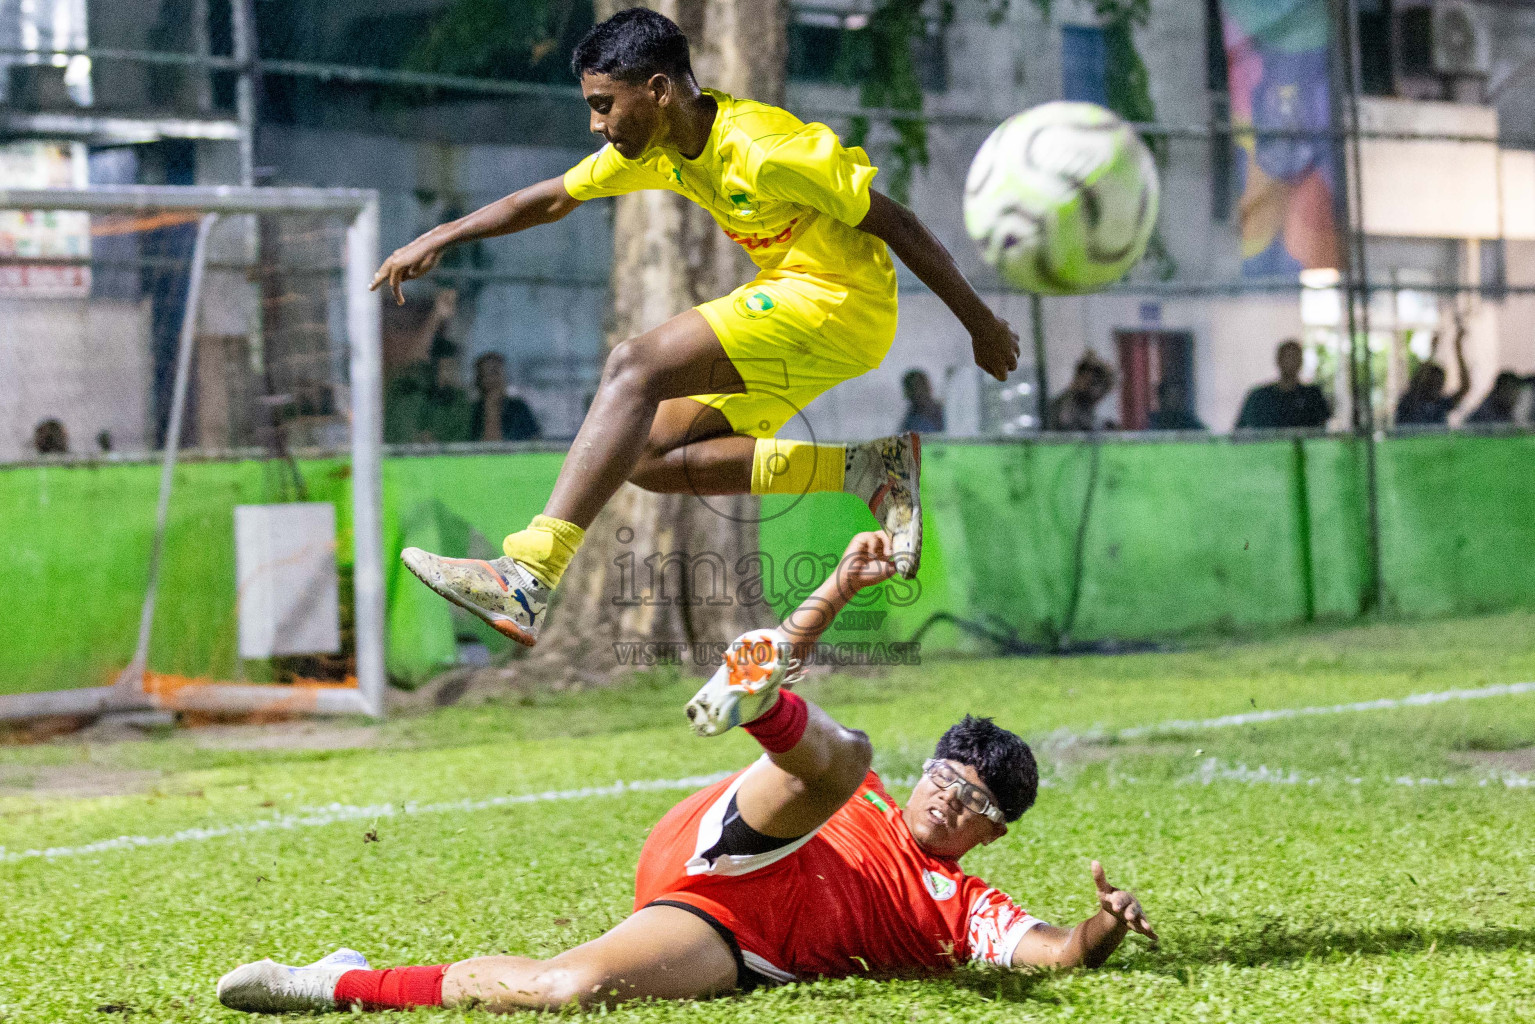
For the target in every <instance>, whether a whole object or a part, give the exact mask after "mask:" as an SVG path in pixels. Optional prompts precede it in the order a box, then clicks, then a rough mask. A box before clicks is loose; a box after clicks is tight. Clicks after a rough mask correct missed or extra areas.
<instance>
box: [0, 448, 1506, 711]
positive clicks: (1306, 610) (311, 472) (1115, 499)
mask: <svg viewBox="0 0 1535 1024" xmlns="http://www.w3.org/2000/svg"><path fill="white" fill-rule="evenodd" d="M562 461H563V455H562V454H559V453H522V454H500V455H466V456H422V457H408V458H407V457H400V458H391V459H388V460H386V462H385V465H384V506H385V515H384V526H385V544H386V547H387V550H386V552H385V558H386V561H385V566H386V572H387V573H388V574H389V576H388V598H389V609H388V615H389V619H388V622H389V647H388V660H389V669H390V672H391V673H392V674H393V675H394V676H395V677H396V678H397V679H399V680H402V681H407V682H415V681H419V680H420V679H422V678H424V677H425V676H427V675H429V674H430V673H432V672H434V671H436V670H438V669H440V668H441V667H443V666H445V665H447V664H451V663H452V662H453V661H454V659H455V658H456V657H457V637H459V636H474V637H477V638H482V639H483V640H484V641H485V642H486V644H487V645H489V646H491V647H492V649H493V650H500V649H503V648H504V645H505V643H506V641H504V639H503V638H501V637H499V635H497V634H495V633H494V632H493V631H490V630H489V629H488V628H486V627H484V626H483V624H481V623H479V622H478V621H477V620H474V619H473V618H472V617H469V616H466V615H464V614H463V613H461V612H459V611H458V610H457V609H454V608H452V607H451V606H450V605H448V604H447V603H446V602H444V601H442V600H440V599H439V598H437V597H436V596H435V595H433V594H431V593H430V592H429V591H428V590H427V589H426V588H425V587H422V586H420V585H419V584H417V583H416V582H415V580H414V579H412V578H411V577H410V576H409V574H408V573H407V572H406V571H405V569H404V567H403V566H402V565H401V564H400V562H399V560H398V557H397V556H398V553H399V551H400V550H401V549H402V548H404V547H407V546H411V545H415V546H419V547H424V548H426V549H428V550H433V551H439V552H442V553H445V554H449V555H469V556H477V557H478V556H491V557H493V556H494V555H496V554H498V553H499V548H500V541H501V537H502V536H503V535H504V534H505V533H506V532H507V531H509V530H513V529H517V528H519V527H521V526H522V525H524V524H525V523H526V522H527V521H528V519H530V518H531V517H532V516H533V515H534V514H536V513H537V512H539V511H540V510H541V509H542V507H543V504H544V501H545V499H546V497H547V496H548V494H549V491H550V489H551V488H552V487H553V484H554V480H555V477H556V475H557V474H558V472H559V467H560V464H561V462H562ZM1364 462H1365V453H1364V449H1363V446H1362V444H1361V443H1360V442H1358V441H1356V440H1354V439H1351V438H1328V439H1320V440H1308V441H1305V442H1297V441H1292V440H1275V441H1262V442H1233V441H1225V440H1215V441H1203V442H1191V443H1135V442H1123V441H1121V442H1113V441H1108V442H1104V443H1102V444H1099V445H1097V446H1094V445H1090V444H1056V443H1040V442H1031V441H1024V442H1014V443H1006V444H973V445H971V444H942V443H929V444H928V445H926V446H925V447H924V460H923V471H924V473H923V499H924V531H925V538H926V541H925V546H924V554H923V562H922V572H921V576H920V579H919V581H918V583H917V584H915V585H913V584H896V583H892V584H889V585H887V586H886V587H885V588H884V591H883V593H881V594H879V595H877V596H875V597H874V598H873V599H872V600H871V601H870V602H869V603H867V604H862V605H858V606H855V607H854V608H853V609H852V610H851V611H852V612H853V613H854V614H850V615H845V618H844V619H843V620H841V621H839V624H838V626H837V627H835V628H834V629H833V630H831V631H830V632H829V633H828V635H827V637H826V639H827V640H828V641H831V642H853V643H857V642H870V643H888V642H892V641H904V640H908V639H910V638H911V637H912V636H913V635H914V634H915V633H916V632H917V631H918V630H919V629H920V628H922V627H924V626H927V627H928V628H927V630H926V632H925V633H924V635H923V652H924V654H929V655H930V654H935V653H942V652H976V653H989V652H991V651H994V650H996V649H997V648H996V644H995V642H994V641H993V640H987V639H984V638H983V637H982V636H981V635H979V634H980V633H990V634H991V636H993V637H997V636H1005V637H1008V638H1011V639H1012V640H1015V641H1016V642H1018V643H1021V644H1027V645H1036V646H1047V645H1049V644H1050V643H1053V642H1057V641H1060V640H1069V641H1076V642H1084V641H1095V640H1104V639H1120V640H1144V639H1155V638H1166V637H1172V636H1176V635H1178V634H1180V633H1187V632H1192V631H1211V630H1225V631H1230V632H1237V633H1240V632H1242V631H1244V630H1250V629H1253V628H1258V627H1265V626H1273V625H1283V624H1288V623H1298V622H1303V621H1307V620H1309V619H1311V618H1324V619H1340V620H1343V619H1349V618H1353V617H1355V616H1357V615H1359V614H1360V610H1361V607H1362V602H1363V600H1364V595H1365V594H1366V593H1367V589H1368V587H1367V583H1368V576H1369V557H1368V556H1369V552H1368V532H1367V528H1366V520H1365V503H1366V497H1365V476H1364ZM1532 465H1535V437H1532V436H1528V435H1517V436H1501V437H1479V436H1466V435H1434V436H1424V437H1416V438H1393V439H1390V440H1387V441H1385V442H1384V443H1382V444H1381V445H1380V446H1379V467H1380V477H1379V479H1380V520H1381V548H1382V575H1383V579H1384V587H1385V592H1384V595H1383V596H1384V602H1385V610H1386V611H1387V612H1390V613H1394V614H1401V615H1407V616H1426V615H1445V614H1454V613H1469V612H1479V611H1487V610H1495V609H1501V608H1508V607H1514V606H1530V605H1535V566H1532V558H1535V556H1532V552H1535V473H1531V472H1530V466H1532ZM300 466H301V469H302V471H303V474H304V476H305V478H306V480H307V481H308V484H309V488H310V492H311V494H310V497H311V499H313V500H321V501H324V500H336V501H337V508H338V510H339V512H340V514H341V516H342V519H341V520H340V521H338V524H337V527H338V533H339V534H340V538H341V539H340V542H339V549H340V553H341V559H342V561H343V562H349V561H350V546H351V540H350V523H349V522H348V521H346V519H345V515H346V509H347V506H348V503H347V502H346V501H345V500H338V499H341V498H344V496H345V488H346V487H347V486H348V484H349V481H348V480H347V467H346V463H345V461H317V462H302V463H300ZM268 471H269V470H268V467H267V466H265V465H264V464H263V463H260V462H237V463H214V462H205V463H188V464H184V465H183V466H181V467H180V468H178V470H177V486H176V492H175V494H174V496H173V499H172V502H171V526H170V531H169V535H168V547H167V551H166V560H165V576H164V579H163V582H162V585H161V595H160V602H159V605H158V610H157V615H156V624H155V642H154V648H153V651H152V654H151V667H152V668H153V669H155V670H157V671H161V672H173V673H181V674H189V673H192V672H194V671H196V672H198V673H205V672H207V671H209V670H210V669H211V671H212V672H214V673H225V674H226V677H235V675H234V673H235V671H236V668H237V666H236V664H235V661H236V657H235V655H236V648H235V637H236V631H235V629H234V623H233V621H232V613H231V611H230V610H231V609H232V607H233V593H232V588H233V585H234V583H233V580H234V566H233V559H234V555H233V550H234V542H233V508H234V506H235V505H237V504H244V503H254V502H259V501H261V500H263V495H264V494H266V493H269V490H270V488H269V483H270V481H269V479H268V478H267V476H266V474H267V472H268ZM158 472H159V470H158V467H156V466H149V465H110V464H109V465H81V466H48V467H38V466H31V467H15V468H10V469H5V470H0V524H3V527H4V537H5V550H6V555H7V557H6V558H5V559H4V560H3V563H0V591H3V593H5V594H6V595H7V599H8V612H9V623H10V626H11V631H10V642H9V643H7V644H6V645H4V647H3V648H0V692H7V693H16V692H24V691H31V690H45V689H58V688H65V687H74V686H84V685H98V684H101V683H105V682H110V681H111V678H112V676H113V674H115V672H116V671H117V670H119V669H120V668H121V667H122V666H123V664H124V663H125V662H126V661H127V659H128V658H129V656H131V654H132V651H133V641H134V634H135V630H136V627H137V616H138V609H139V603H140V601H141V599H142V597H143V590H144V581H145V572H146V566H147V564H148V557H149V543H150V538H151V536H152V534H153V518H154V506H155V500H154V499H155V487H156V482H157V477H158ZM1084 512H1085V513H1086V516H1085V521H1084ZM763 516H764V520H763V522H762V524H761V527H760V543H761V548H762V551H763V552H764V555H765V561H764V570H765V574H766V575H767V577H768V580H769V582H770V587H769V595H770V598H771V600H772V603H773V604H774V607H775V608H776V609H777V610H778V611H779V612H780V613H783V612H786V611H787V610H788V609H789V608H790V607H792V605H793V603H794V602H796V601H797V600H798V599H799V598H800V597H802V596H803V595H804V594H805V593H807V592H808V591H809V589H810V588H812V587H813V586H814V585H815V584H816V583H817V582H819V580H820V579H821V578H822V577H823V576H824V574H825V572H826V570H827V568H828V567H829V566H830V565H832V564H834V562H835V559H836V557H837V556H838V555H839V554H840V553H841V551H842V550H843V547H844V546H845V545H846V543H847V539H848V538H849V537H850V536H851V535H852V534H854V533H856V532H858V531H860V530H866V529H870V528H872V527H873V520H872V518H871V517H870V516H869V515H868V513H867V511H866V510H865V509H863V507H862V506H861V505H860V504H859V503H858V502H857V501H855V500H853V499H851V498H849V497H848V496H846V495H839V494H824V495H809V496H806V497H804V498H802V499H799V500H795V499H791V498H782V497H770V498H767V499H765V500H764V501H763ZM935 616H937V619H936V620H935V621H930V620H934V617H935ZM955 619H958V620H962V621H961V622H959V623H956V622H955V621H954V620H955ZM976 626H980V627H982V629H981V630H979V631H977V629H975V628H974V627H976Z"/></svg>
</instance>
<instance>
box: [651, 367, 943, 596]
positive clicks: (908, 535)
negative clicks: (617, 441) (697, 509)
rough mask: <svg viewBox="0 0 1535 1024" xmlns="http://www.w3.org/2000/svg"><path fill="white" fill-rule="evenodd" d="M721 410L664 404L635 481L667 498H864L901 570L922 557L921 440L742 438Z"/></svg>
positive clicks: (913, 567)
mask: <svg viewBox="0 0 1535 1024" xmlns="http://www.w3.org/2000/svg"><path fill="white" fill-rule="evenodd" d="M734 429H735V428H734V427H733V426H732V425H731V423H730V421H729V420H728V419H727V418H726V417H725V415H724V413H722V412H721V411H720V410H719V409H716V408H713V407H712V406H709V405H706V404H704V403H703V402H700V401H697V400H695V399H692V398H674V399H671V400H670V401H666V402H662V403H661V405H660V408H659V409H657V410H656V417H655V420H654V421H653V422H652V424H651V428H650V437H649V438H648V439H647V441H646V445H645V451H644V454H643V455H642V456H641V457H640V461H639V463H638V465H636V466H635V469H634V473H633V474H632V475H631V476H630V477H629V479H630V480H631V481H632V482H633V483H635V484H637V485H639V486H640V487H643V488H645V489H646V490H648V491H658V492H660V493H663V494H698V495H707V494H745V493H747V492H750V493H752V494H804V493H806V492H807V491H811V490H839V491H845V492H847V493H849V494H856V495H857V496H858V497H859V498H861V499H863V503H864V504H865V505H867V506H869V511H870V512H871V513H873V514H874V518H875V520H877V521H878V523H879V525H880V528H881V529H883V530H884V531H885V533H886V534H887V535H888V536H889V537H890V540H891V555H892V558H893V559H894V561H895V565H896V571H897V572H899V573H900V574H901V575H903V576H905V577H907V578H908V579H910V578H911V577H913V576H915V575H916V574H917V568H918V565H919V564H920V562H921V557H922V503H921V490H920V482H921V481H920V475H921V456H922V448H921V441H920V440H919V439H918V437H917V435H916V434H914V433H909V434H900V435H896V436H894V437H882V438H879V439H877V440H874V441H867V442H865V443H863V444H858V445H828V444H807V443H805V442H801V441H779V440H776V439H773V440H763V439H758V438H753V437H747V436H745V435H742V434H736V433H734Z"/></svg>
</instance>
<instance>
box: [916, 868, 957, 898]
mask: <svg viewBox="0 0 1535 1024" xmlns="http://www.w3.org/2000/svg"><path fill="white" fill-rule="evenodd" d="M922 884H923V885H925V886H927V891H928V894H929V895H930V896H932V897H933V899H935V900H937V901H938V902H940V903H942V902H943V901H944V900H946V899H949V898H950V897H952V896H953V895H954V894H955V893H957V892H959V886H958V885H956V884H954V879H952V878H949V877H948V876H947V875H940V874H938V873H937V872H936V871H924V872H922Z"/></svg>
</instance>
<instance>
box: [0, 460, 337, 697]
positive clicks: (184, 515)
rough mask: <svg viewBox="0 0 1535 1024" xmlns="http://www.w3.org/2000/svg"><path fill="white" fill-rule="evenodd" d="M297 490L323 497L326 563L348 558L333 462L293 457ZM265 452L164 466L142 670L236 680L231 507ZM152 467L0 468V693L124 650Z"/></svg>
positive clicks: (140, 589) (89, 681) (248, 488)
mask: <svg viewBox="0 0 1535 1024" xmlns="http://www.w3.org/2000/svg"><path fill="white" fill-rule="evenodd" d="M302 468H303V473H304V476H305V478H306V484H307V486H308V489H309V499H310V500H311V501H332V502H335V505H336V535H337V548H338V561H339V563H340V564H341V565H343V566H349V565H350V564H351V561H352V555H351V552H352V523H351V519H350V509H351V505H350V502H349V501H347V500H345V499H346V495H347V493H348V489H349V487H350V480H349V473H350V470H349V467H348V464H347V463H346V462H345V461H316V462H307V463H304V464H302ZM271 471H272V468H271V464H270V463H262V462H255V461H251V462H202V463H184V464H183V465H181V466H179V467H178V468H177V469H176V477H175V490H174V492H173V496H172V500H171V503H170V515H169V520H168V522H167V529H166V539H165V551H164V555H163V563H162V564H163V573H162V576H161V583H160V594H159V600H158V601H157V602H156V605H155V621H154V631H153V634H152V641H151V646H150V654H149V667H150V669H151V670H152V671H155V672H163V673H170V674H176V675H189V676H207V677H212V678H219V679H238V678H243V677H242V675H241V666H240V664H239V658H238V630H237V625H236V622H235V617H234V616H235V611H234V609H235V564H234V557H235V556H234V550H235V545H234V507H235V506H236V505H245V504H257V503H261V502H264V501H266V500H268V497H267V496H268V495H269V494H270V493H271V484H272V480H271V478H270V476H269V475H268V474H269V473H270V472H271ZM159 483H160V467H159V466H158V465H147V464H129V465H112V464H94V465H92V464H87V465H79V466H35V467H20V468H11V469H5V470H0V530H3V536H4V538H5V541H4V545H5V558H4V559H0V593H3V594H5V595H6V620H7V626H8V631H9V635H8V639H7V642H6V643H5V644H3V645H0V693H25V692H32V691H39V690H59V689H70V688H74V687H80V686H102V685H106V684H108V683H111V682H112V681H113V680H114V679H115V677H116V675H117V673H118V672H119V671H121V670H122V668H123V667H124V666H125V665H126V664H127V663H128V661H129V659H130V658H132V656H133V649H134V644H135V641H136V640H137V637H138V625H139V609H140V606H141V604H142V602H143V600H144V589H145V586H146V581H147V579H148V570H149V549H150V544H151V541H152V540H153V537H154V523H155V502H156V495H157V493H158V490H159Z"/></svg>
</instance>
